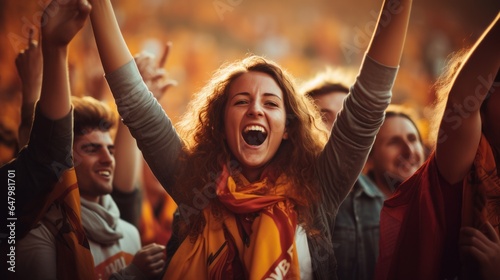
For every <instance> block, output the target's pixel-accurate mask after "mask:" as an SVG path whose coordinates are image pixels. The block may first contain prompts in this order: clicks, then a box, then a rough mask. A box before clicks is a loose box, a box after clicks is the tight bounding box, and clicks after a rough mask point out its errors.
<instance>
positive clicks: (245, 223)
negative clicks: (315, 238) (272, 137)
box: [163, 166, 300, 280]
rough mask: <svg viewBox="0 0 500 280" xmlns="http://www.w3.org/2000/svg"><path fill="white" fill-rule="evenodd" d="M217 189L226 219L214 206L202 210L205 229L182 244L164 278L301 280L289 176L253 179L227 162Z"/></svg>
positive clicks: (265, 176)
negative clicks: (231, 167)
mask: <svg viewBox="0 0 500 280" xmlns="http://www.w3.org/2000/svg"><path fill="white" fill-rule="evenodd" d="M216 188H217V189H216V194H217V197H218V199H219V201H220V202H221V203H222V205H224V206H225V210H223V213H222V217H221V216H220V215H217V216H218V217H217V218H216V217H215V216H214V213H212V209H213V208H211V207H210V206H209V207H205V208H204V209H203V210H202V211H203V215H204V217H205V221H206V223H205V226H204V229H203V232H202V233H201V234H200V235H199V236H198V237H197V238H196V240H194V242H193V240H192V239H190V238H189V237H188V238H186V239H185V240H184V241H183V242H182V244H181V245H180V247H179V249H178V250H177V252H176V253H175V255H174V256H173V258H172V261H171V262H170V265H169V267H168V268H167V271H166V273H165V276H164V278H163V279H169V280H170V279H266V278H270V279H299V278H300V273H299V265H298V256H297V250H296V247H295V241H294V234H295V228H296V225H297V215H296V212H295V210H294V204H293V203H292V202H291V200H290V199H289V195H290V191H291V185H290V183H289V180H288V179H287V178H286V176H284V175H280V176H279V177H275V176H273V175H272V174H270V173H268V174H267V175H263V176H262V179H261V180H260V181H258V182H255V183H249V182H248V181H247V180H246V179H245V178H244V177H243V176H242V175H241V174H233V175H232V176H230V174H229V172H228V169H227V168H226V167H225V166H224V167H223V171H222V174H221V175H220V177H219V178H218V180H217V184H216Z"/></svg>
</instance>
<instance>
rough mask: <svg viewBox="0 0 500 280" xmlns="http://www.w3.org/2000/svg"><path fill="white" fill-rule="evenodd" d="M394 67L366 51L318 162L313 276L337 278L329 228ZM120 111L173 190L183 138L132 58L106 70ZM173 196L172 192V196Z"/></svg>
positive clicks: (365, 149) (373, 130)
mask: <svg viewBox="0 0 500 280" xmlns="http://www.w3.org/2000/svg"><path fill="white" fill-rule="evenodd" d="M396 73H397V68H395V67H386V66H383V65H381V64H379V63H377V62H376V61H374V60H373V59H371V58H369V57H368V56H365V59H364V61H363V64H362V67H361V70H360V73H359V75H358V77H357V79H356V82H355V84H354V85H353V86H352V87H351V90H350V94H349V95H348V97H347V98H346V99H345V101H344V107H343V110H342V111H341V112H340V115H339V116H338V118H337V120H336V122H335V124H334V127H333V130H332V132H331V135H330V139H329V140H328V143H327V144H326V146H325V148H324V150H323V151H322V153H321V155H320V157H319V158H318V162H317V168H316V170H317V174H316V175H317V176H318V178H319V181H320V190H321V196H322V203H320V204H318V205H315V206H313V207H315V214H316V215H315V221H314V223H315V225H314V226H315V227H316V228H320V229H321V233H322V234H321V235H320V236H319V237H315V238H308V241H309V248H310V252H311V259H312V264H313V267H312V268H313V270H314V274H315V278H317V279H328V278H333V279H336V275H335V270H336V261H335V257H334V255H333V245H332V232H333V228H334V224H335V215H336V212H337V209H338V208H339V205H340V203H341V202H342V201H343V200H344V198H345V197H346V196H347V194H348V193H349V191H350V189H351V187H352V185H353V184H354V182H355V181H356V179H357V177H358V175H359V173H360V172H361V170H362V168H363V166H364V164H365V162H366V159H367V157H368V153H369V151H370V149H371V146H372V145H373V142H374V140H375V135H376V134H377V132H378V130H379V128H380V126H381V125H382V123H383V121H384V112H385V109H386V108H387V106H388V105H389V103H390V99H391V89H392V86H393V83H394V80H395V77H396ZM106 78H107V80H108V83H109V86H110V88H111V91H112V93H113V95H114V97H115V100H116V104H117V106H118V111H119V113H120V115H121V117H122V118H123V121H124V123H125V124H126V125H127V126H128V127H129V129H130V132H131V133H132V135H133V136H134V138H136V139H137V143H138V146H139V148H140V149H141V151H142V153H143V155H144V157H145V159H146V161H147V162H148V164H149V166H150V167H151V170H152V171H153V173H154V174H155V176H156V178H157V179H158V180H159V181H160V183H161V184H162V185H163V186H164V188H165V189H166V190H167V192H169V193H171V194H172V192H171V188H172V186H174V185H175V182H174V170H175V164H176V161H177V158H178V156H179V153H180V152H181V150H182V142H181V139H180V137H179V135H178V134H177V133H176V131H175V128H174V127H173V124H172V122H171V120H170V119H169V118H168V116H167V115H166V113H165V112H164V111H163V109H162V107H161V106H160V104H159V103H158V102H157V100H156V99H155V98H154V97H153V95H152V94H151V93H150V92H149V91H148V89H147V87H146V85H145V84H144V82H143V80H142V78H141V76H140V74H139V71H138V70H137V66H136V65H135V62H134V61H130V62H129V63H127V64H126V65H124V66H122V67H121V68H119V69H118V70H116V71H114V72H113V73H110V74H108V75H107V76H106ZM173 198H174V200H176V197H173Z"/></svg>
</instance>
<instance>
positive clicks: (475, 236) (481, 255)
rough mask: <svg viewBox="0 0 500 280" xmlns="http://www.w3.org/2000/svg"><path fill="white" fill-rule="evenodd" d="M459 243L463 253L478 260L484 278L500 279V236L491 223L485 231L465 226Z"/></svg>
mask: <svg viewBox="0 0 500 280" xmlns="http://www.w3.org/2000/svg"><path fill="white" fill-rule="evenodd" d="M459 244H460V250H461V252H462V253H465V254H468V255H471V256H473V257H474V258H475V259H476V260H477V261H478V263H479V265H480V267H481V273H482V274H483V279H486V280H489V279H492V280H493V279H500V269H499V268H500V237H499V236H498V235H497V233H496V231H495V229H494V228H493V227H492V226H491V224H490V223H488V222H487V223H486V224H485V230H484V233H483V232H481V231H479V230H477V229H475V228H472V227H463V228H462V229H461V230H460V241H459Z"/></svg>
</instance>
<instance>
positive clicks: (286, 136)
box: [283, 128, 288, 140]
mask: <svg viewBox="0 0 500 280" xmlns="http://www.w3.org/2000/svg"><path fill="white" fill-rule="evenodd" d="M287 139H288V129H287V128H285V133H283V140H287Z"/></svg>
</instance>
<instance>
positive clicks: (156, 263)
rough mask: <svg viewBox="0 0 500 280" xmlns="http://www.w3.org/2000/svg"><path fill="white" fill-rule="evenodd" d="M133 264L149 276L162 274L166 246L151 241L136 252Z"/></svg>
mask: <svg viewBox="0 0 500 280" xmlns="http://www.w3.org/2000/svg"><path fill="white" fill-rule="evenodd" d="M132 264H134V265H135V266H136V267H137V268H138V269H139V270H141V271H142V273H143V274H144V275H146V276H147V277H148V278H152V277H156V276H158V275H160V273H161V272H162V271H163V267H164V265H165V246H163V245H159V244H156V243H151V244H149V245H146V246H144V247H142V248H141V249H140V250H139V251H138V252H137V253H136V254H135V256H134V259H133V260H132Z"/></svg>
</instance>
